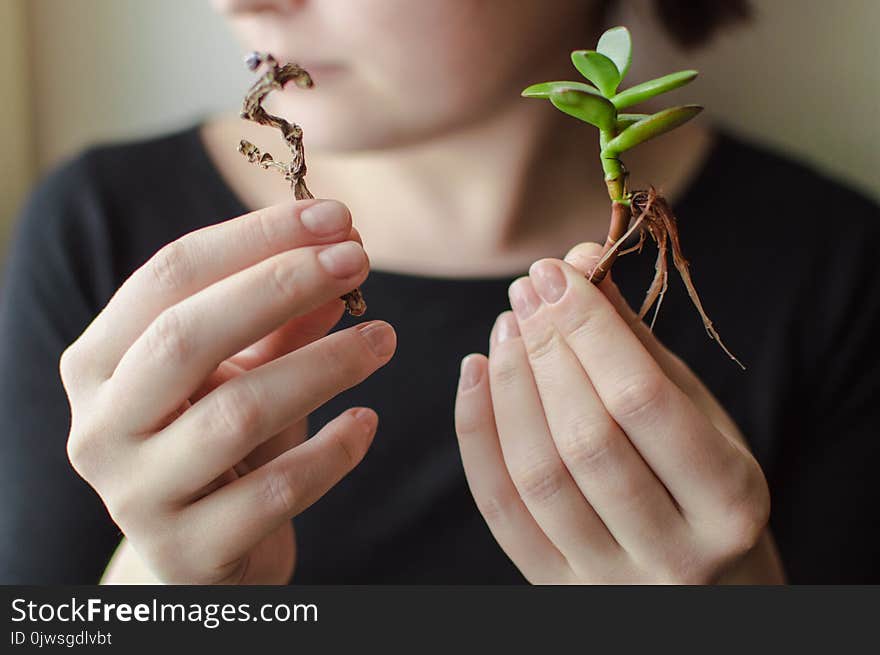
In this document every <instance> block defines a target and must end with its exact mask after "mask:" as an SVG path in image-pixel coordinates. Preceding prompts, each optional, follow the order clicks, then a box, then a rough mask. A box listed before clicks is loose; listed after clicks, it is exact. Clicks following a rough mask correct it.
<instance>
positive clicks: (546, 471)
mask: <svg viewBox="0 0 880 655" xmlns="http://www.w3.org/2000/svg"><path fill="white" fill-rule="evenodd" d="M566 475H567V473H566V471H565V469H564V468H563V466H562V463H561V462H552V461H544V462H535V463H532V464H531V465H529V466H526V467H523V468H522V469H520V470H517V471H512V472H511V477H513V481H514V484H515V485H516V488H517V490H518V491H519V493H520V495H521V496H522V497H523V500H525V501H527V502H534V503H546V502H547V501H549V500H552V499H553V498H554V497H555V496H556V495H557V494H558V493H559V492H560V491H561V490H562V487H563V481H564V479H565V476H566Z"/></svg>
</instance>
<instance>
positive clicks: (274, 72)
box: [238, 52, 367, 316]
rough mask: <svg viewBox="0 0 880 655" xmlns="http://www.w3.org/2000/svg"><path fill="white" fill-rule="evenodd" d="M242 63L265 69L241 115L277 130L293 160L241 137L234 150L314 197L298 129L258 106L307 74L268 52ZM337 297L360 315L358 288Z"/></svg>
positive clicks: (305, 80) (299, 194)
mask: <svg viewBox="0 0 880 655" xmlns="http://www.w3.org/2000/svg"><path fill="white" fill-rule="evenodd" d="M246 64H247V66H248V68H250V69H251V70H253V71H255V70H257V69H258V68H259V67H260V65H261V64H266V67H267V71H266V73H264V74H263V76H262V77H261V78H260V79H258V80H257V81H256V82H255V83H254V84H253V86H251V88H250V89H249V90H248V92H247V95H246V96H245V99H244V104H243V105H242V108H241V117H242V118H245V119H247V120H250V121H254V122H255V123H258V124H260V125H267V126H269V127H274V128H276V129H277V130H280V131H281V135H282V136H283V137H284V142H285V143H286V144H287V147H288V148H290V151H291V153H293V159H292V160H291V161H289V162H281V161H276V160H275V158H274V157H272V155H270V154H269V153H268V152H265V153H260V149H259V148H257V146H255V145H254V144H253V143H251V142H249V141H245V140H244V139H242V140H241V141H240V142H239V144H238V151H239V152H240V153H241V154H242V155H244V156H245V157H247V160H248V161H249V162H251V163H254V164H257V165H259V166H260V167H261V168H263V169H269V168H274V169H276V170H278V171H279V172H280V173H281V174H282V175H284V179H285V180H287V181H288V182H290V188H291V189H292V190H293V195H294V197H295V198H296V199H297V200H305V199H311V198H314V197H315V196H313V195H312V192H311V191H309V188H308V187H307V186H306V181H305V177H306V155H305V149H304V148H303V142H302V137H303V131H302V128H301V127H300V126H299V125H297V124H296V123H289V122H287V121H286V120H284V119H283V118H281V117H280V116H274V115H273V114H270V113H269V112H267V111H266V110H265V109H263V105H262V103H263V99H264V98H265V97H266V96H267V95H269V93H271V92H272V91H275V90H280V89H282V88H284V85H285V84H287V83H288V82H290V81H293V83H294V84H296V86H298V87H300V88H302V89H309V88H311V87H312V86H314V83H313V82H312V78H311V76H310V75H309V74H308V73H307V72H306V70H305V69H303V68H301V67H300V66H298V65H296V64H285V65H284V66H280V65H279V64H278V62H277V61H276V60H275V58H274V57H273V56H272V55H270V54H265V53H259V52H254V53H251V54H250V55H249V56H248V58H247V59H246ZM340 298H341V299H342V300H343V301H345V308H346V310H347V311H348V313H349V314H351V315H352V316H361V315H363V313H364V312H365V311H367V303H366V302H365V301H364V297H363V294H361V290H360V289H353V290H352V291H349V292H348V293H346V294H345V295H344V296H341V297H340Z"/></svg>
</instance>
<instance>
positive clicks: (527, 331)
mask: <svg viewBox="0 0 880 655" xmlns="http://www.w3.org/2000/svg"><path fill="white" fill-rule="evenodd" d="M546 262H547V260H542V261H541V262H538V263H537V264H536V265H534V266H532V268H531V269H530V275H531V278H528V277H525V278H520V279H519V280H517V281H516V282H515V283H514V284H513V285H511V288H510V295H511V303H512V305H513V309H514V312H516V315H517V322H518V324H519V329H520V333H521V335H522V341H523V344H524V346H525V350H526V352H527V353H528V357H529V362H530V364H531V368H532V373H533V375H534V379H535V382H536V384H537V388H538V393H539V395H540V397H541V403H542V404H543V406H544V412H545V414H546V416H547V423H548V425H549V427H550V433H551V435H552V437H553V441H554V443H555V444H556V449H557V451H558V452H559V453H560V456H561V457H562V461H563V462H564V463H565V465H566V467H567V468H568V471H569V472H570V473H571V475H572V477H573V478H574V480H575V482H576V483H577V485H578V487H579V488H580V490H581V492H582V493H583V494H584V496H585V497H586V499H587V501H588V502H589V503H590V505H591V506H592V507H593V509H594V510H595V511H596V513H597V514H598V515H599V517H600V518H601V519H602V521H603V522H604V523H605V525H606V526H607V527H608V530H609V531H610V532H611V534H612V535H613V536H614V537H615V539H616V540H617V542H618V543H620V545H621V546H622V547H623V548H624V550H626V551H627V552H628V553H630V554H631V555H632V556H633V557H635V558H636V559H638V560H640V561H645V560H650V561H656V560H657V559H658V558H659V557H662V556H663V555H664V553H662V552H660V551H661V550H662V548H663V544H665V543H669V542H670V541H676V539H675V538H670V537H674V535H676V534H679V535H683V534H684V532H685V528H687V525H686V524H685V523H684V521H683V519H682V517H681V515H680V514H679V512H678V509H677V508H676V507H675V503H674V502H673V501H672V499H671V498H670V497H669V493H668V492H667V491H666V489H665V488H664V487H663V485H662V484H661V483H660V481H659V480H658V479H657V477H656V476H655V475H654V473H653V471H651V469H650V468H649V467H648V466H647V464H645V462H644V460H643V459H642V457H641V455H639V453H638V451H636V449H635V448H634V447H633V445H632V444H631V443H630V441H629V439H627V437H626V435H625V434H624V433H623V432H622V431H621V429H620V427H619V426H618V425H617V423H615V422H614V420H613V419H612V418H611V417H610V416H609V415H608V413H607V411H606V410H605V406H604V405H603V404H602V401H601V400H600V398H599V397H598V395H597V394H596V390H595V389H594V388H593V385H592V383H591V382H590V380H589V378H588V377H587V375H586V373H585V372H584V369H583V367H582V366H581V364H580V362H579V361H578V359H577V356H576V355H575V354H574V353H573V352H572V350H571V348H570V347H569V346H568V343H567V342H566V339H567V338H568V337H569V334H567V333H566V332H564V331H563V330H562V328H561V326H560V325H558V323H564V321H557V312H560V311H564V310H565V305H564V303H562V302H561V301H557V299H556V298H555V294H556V293H561V291H562V290H564V288H565V287H564V284H565V282H564V277H563V276H562V274H561V272H560V271H559V269H558V268H557V267H555V265H553V264H549V266H550V267H551V268H550V269H549V271H548V270H547V267H548V265H546ZM541 264H545V266H543V267H542V266H541ZM554 271H555V272H556V273H557V276H556V277H555V278H554V277H553V276H552V273H553V272H554ZM536 289H538V290H540V291H541V295H542V296H545V298H544V300H543V301H542V298H541V297H539V294H538V293H536ZM554 292H555V293H554ZM676 545H677V544H676Z"/></svg>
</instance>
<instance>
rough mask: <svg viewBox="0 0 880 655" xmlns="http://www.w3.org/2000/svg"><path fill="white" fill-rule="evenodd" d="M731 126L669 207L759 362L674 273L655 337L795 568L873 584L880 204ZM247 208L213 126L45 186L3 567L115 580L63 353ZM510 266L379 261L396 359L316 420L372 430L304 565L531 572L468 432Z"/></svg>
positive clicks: (452, 575)
mask: <svg viewBox="0 0 880 655" xmlns="http://www.w3.org/2000/svg"><path fill="white" fill-rule="evenodd" d="M719 135H720V138H719V140H718V141H717V142H716V145H715V146H714V148H713V150H712V151H711V153H710V155H709V157H708V159H707V161H706V164H705V166H704V167H703V169H702V170H701V172H700V174H699V176H698V179H697V180H696V181H695V182H694V183H693V184H692V186H691V187H690V188H689V189H688V191H687V192H686V193H685V195H684V197H683V198H682V199H681V200H680V202H679V203H678V204H677V207H676V212H677V215H678V218H679V222H680V227H681V234H682V246H683V249H684V253H685V256H686V257H687V258H688V259H689V260H690V261H691V271H692V274H693V277H694V281H695V284H696V286H697V288H698V290H699V291H700V294H701V296H702V299H703V303H704V305H705V307H706V310H707V312H708V314H709V316H710V317H711V318H712V319H713V321H714V323H715V326H716V327H717V329H718V330H719V332H720V334H721V336H722V338H723V339H724V341H725V343H726V344H727V345H728V346H729V347H730V349H731V350H732V351H733V352H734V353H735V354H736V355H737V356H738V357H739V358H740V359H741V360H742V361H743V362H744V363H745V364H746V366H747V367H748V370H747V371H742V370H741V369H740V368H739V367H738V366H737V365H736V364H735V363H734V362H732V361H731V360H729V359H728V358H727V356H726V355H725V354H724V353H723V352H722V351H721V350H720V349H719V348H718V346H717V344H716V343H715V342H713V341H711V340H710V339H709V338H708V336H707V334H706V332H705V331H704V329H703V326H702V323H701V321H700V319H699V317H698V316H697V314H696V313H695V311H694V309H693V307H692V306H691V304H690V301H689V299H688V297H687V295H686V293H685V291H684V287H683V285H681V283H680V282H679V280H678V278H677V274H675V273H674V272H673V273H671V274H670V286H669V291H668V293H667V295H666V298H665V299H664V301H663V305H662V309H661V311H660V316H659V318H658V320H657V323H656V326H655V332H656V334H657V335H658V336H659V338H660V339H661V340H662V341H663V342H664V343H666V344H667V345H668V346H669V347H670V348H671V349H672V350H673V351H674V352H676V353H678V354H679V355H680V356H681V357H682V358H683V359H684V360H685V361H686V362H687V363H688V364H689V365H690V366H691V368H692V369H693V370H694V371H695V372H696V373H697V375H698V376H699V377H700V378H701V379H702V380H703V381H704V382H705V383H706V384H707V386H708V387H709V388H710V389H711V390H712V392H713V393H714V394H715V395H716V396H717V397H718V398H719V400H720V401H721V403H722V404H723V405H724V407H725V408H726V409H727V410H728V411H729V413H730V414H731V416H732V417H733V418H734V420H735V421H736V422H737V424H738V425H739V426H740V428H741V429H742V431H743V433H744V434H745V435H746V437H747V438H748V440H749V442H750V444H751V446H752V448H753V450H754V452H755V454H756V456H757V458H758V460H759V461H760V463H761V465H762V466H763V469H764V472H765V474H766V476H767V478H768V480H769V483H770V489H771V494H772V515H771V527H772V530H773V533H774V535H775V538H776V540H777V542H778V545H779V548H780V551H781V554H782V559H783V562H784V565H785V568H786V571H787V573H788V576H789V579H790V580H791V581H792V582H795V583H806V582H810V583H824V582H837V583H850V582H873V583H878V582H880V557H878V553H880V512H878V509H877V508H878V507H880V485H878V482H877V480H878V476H877V474H876V469H875V464H876V463H877V462H878V461H880V441H878V439H877V437H878V427H877V426H878V425H880V402H878V401H880V355H878V350H877V348H876V345H875V341H874V335H875V331H876V330H877V329H878V326H880V275H878V273H877V269H876V262H877V254H876V252H877V248H878V246H880V208H878V206H877V205H876V204H873V203H872V202H870V201H869V200H868V199H866V198H865V197H864V196H862V195H860V194H858V193H856V192H854V191H852V190H848V189H846V188H844V187H842V186H839V185H837V184H835V183H833V182H831V181H830V180H828V179H826V178H825V177H823V176H821V175H820V174H818V173H816V172H815V171H813V170H812V169H810V168H808V167H806V166H804V165H801V164H797V163H794V162H792V161H790V160H788V159H786V158H784V157H782V156H779V155H776V154H773V153H771V152H770V151H768V150H766V149H764V148H763V147H762V146H759V145H757V144H755V143H750V142H746V141H743V140H742V139H740V138H735V137H733V136H732V135H731V134H730V133H726V132H723V131H722V132H720V133H719ZM245 211H246V210H245V207H244V206H243V205H242V203H241V201H240V200H239V199H238V198H237V197H236V196H235V195H234V193H233V192H232V191H231V189H230V188H229V187H228V186H226V184H225V183H224V181H223V180H222V178H221V177H220V175H219V173H218V172H217V170H216V169H215V168H214V166H213V164H212V163H211V161H210V160H209V158H208V156H207V154H206V151H205V149H204V147H203V145H202V143H201V140H200V139H199V136H198V131H197V125H192V126H191V127H189V128H187V129H185V130H182V131H179V132H175V133H172V134H168V135H165V136H163V137H160V138H151V139H146V140H141V141H138V142H131V143H125V144H116V145H102V146H98V147H92V148H90V149H88V150H86V151H84V152H83V153H81V154H80V155H79V156H77V157H75V158H73V159H71V160H68V161H67V162H65V163H64V164H62V165H60V166H58V167H56V168H55V169H54V170H53V171H51V172H50V173H49V174H48V175H47V176H46V177H45V178H44V179H43V180H42V181H41V183H40V184H39V185H38V186H37V187H36V189H35V190H34V191H33V193H32V195H31V196H30V198H29V200H28V202H27V203H26V204H25V206H24V208H23V211H22V212H21V215H20V220H19V223H18V227H17V231H16V236H15V239H14V242H13V245H12V248H11V251H10V253H9V260H8V262H7V266H6V273H5V277H4V279H3V284H4V286H3V291H2V296H0V303H2V304H0V307H2V311H0V371H2V374H0V503H2V506H0V567H2V568H0V571H2V573H0V582H4V583H13V582H20V583H93V582H96V581H97V580H98V579H99V577H100V575H101V572H102V570H103V569H104V567H105V565H106V563H107V561H108V558H109V556H110V554H111V552H112V550H113V549H114V547H115V546H116V544H117V542H118V540H119V538H120V532H119V530H118V528H117V527H116V526H115V525H114V524H113V522H112V521H111V520H110V519H109V517H108V515H107V513H106V511H105V509H104V507H103V505H102V503H101V501H100V499H99V498H98V496H97V495H96V494H95V493H94V492H93V491H92V490H91V488H90V487H89V486H88V485H87V484H86V483H85V482H83V481H82V480H81V479H80V478H79V477H78V476H77V475H76V474H75V472H74V471H73V470H72V468H71V467H70V465H69V463H68V460H67V455H66V450H65V443H66V440H67V434H68V429H69V409H68V404H67V400H66V398H65V395H64V391H63V388H62V386H61V383H60V380H59V376H58V359H59V356H60V354H61V352H62V350H63V349H64V348H65V347H66V345H67V344H69V343H70V342H72V341H73V340H74V339H76V337H77V336H78V335H79V334H80V333H81V332H82V331H83V329H84V328H85V327H86V326H87V325H88V323H89V322H90V321H91V320H92V318H93V317H94V316H95V315H96V314H97V313H98V312H99V311H100V309H101V308H102V307H103V306H104V305H105V304H106V303H107V301H108V300H109V298H110V296H111V295H112V293H113V291H114V290H115V289H116V288H117V287H118V286H119V285H120V284H121V283H122V282H123V280H124V279H125V278H126V277H128V275H130V274H131V272H132V271H134V269H135V268H137V267H138V266H139V265H140V264H142V263H143V262H144V261H145V260H146V259H148V258H149V257H150V255H151V254H152V253H154V252H155V251H156V250H157V249H158V248H159V247H160V246H162V245H163V244H165V243H167V242H169V241H171V240H173V239H175V238H177V237H179V236H181V235H183V234H184V233H186V232H190V231H192V230H194V229H196V228H200V227H203V226H205V225H208V224H211V223H215V222H218V221H221V220H225V219H227V218H231V217H234V216H237V215H240V214H242V213H245ZM572 245H573V244H572ZM547 254H548V255H549V256H561V255H562V254H563V253H547ZM654 254H655V251H654V249H653V247H652V246H648V247H646V249H645V251H644V252H643V253H642V254H641V255H638V254H630V255H627V256H626V257H624V258H622V259H621V260H619V261H618V263H617V264H616V266H615V268H614V275H615V279H616V280H617V282H618V284H619V285H620V287H621V289H622V291H623V292H624V294H625V296H626V297H627V299H628V300H629V301H630V303H631V304H632V305H634V306H636V307H637V306H638V304H639V303H640V302H641V299H642V297H643V295H644V291H645V289H646V287H647V286H648V284H649V282H650V280H651V277H652V275H653V260H654ZM525 273H526V271H522V273H521V274H525ZM516 277H518V276H514V275H511V276H509V277H503V278H480V279H449V278H436V277H423V276H418V275H408V274H400V273H394V272H390V271H382V270H373V271H372V273H371V274H370V276H369V278H368V279H367V281H366V282H365V283H364V285H363V290H364V293H365V295H366V298H367V300H368V303H369V309H368V313H367V316H366V318H382V319H385V320H387V321H389V322H390V323H391V324H392V325H394V327H395V329H396V330H397V334H398V350H397V354H396V355H395V357H394V358H393V359H392V361H391V362H390V363H389V364H388V365H387V366H386V367H385V368H383V369H381V370H379V371H378V372H377V373H376V374H375V375H373V376H372V377H370V378H369V379H368V380H366V381H365V382H364V383H363V384H361V385H360V386H358V387H356V388H354V389H352V390H349V391H347V392H345V393H342V394H341V395H339V396H338V397H337V398H335V399H333V400H332V401H331V402H329V403H328V404H327V405H326V406H324V407H322V408H321V409H320V410H319V411H317V412H315V413H314V415H313V416H312V420H311V423H310V424H311V429H312V432H314V431H316V430H317V429H318V428H319V427H320V426H322V425H323V424H324V423H325V422H327V421H328V420H330V419H331V418H332V417H334V416H336V415H337V414H338V413H340V412H342V411H344V410H345V409H346V408H348V407H351V406H353V405H366V406H369V407H373V408H374V409H376V411H377V412H378V413H379V417H380V422H379V432H378V434H377V436H376V439H375V441H374V443H373V445H372V447H371V449H370V450H369V452H368V453H367V455H366V458H365V459H364V461H363V462H362V463H361V464H360V466H358V467H357V468H356V469H355V470H354V471H353V472H352V473H351V474H350V475H349V476H348V477H346V478H345V479H344V480H343V481H342V482H341V483H340V484H339V485H338V486H337V487H335V488H334V489H333V490H331V491H330V492H329V493H328V494H327V495H326V496H325V497H324V498H323V499H321V500H319V501H318V502H317V503H316V504H315V505H314V506H312V507H311V508H310V509H308V510H306V511H305V512H304V513H303V514H302V515H300V516H299V517H298V518H297V519H296V525H297V538H298V544H299V555H298V565H297V569H296V573H295V574H294V578H293V581H294V582H301V583H395V582H402V583H407V582H412V583H416V582H420V583H421V582H425V583H428V582H433V583H507V582H523V581H524V579H523V578H522V576H521V575H520V574H519V572H518V571H517V569H516V568H515V567H514V566H513V564H511V563H510V561H509V560H508V559H507V557H506V556H505V555H504V553H503V552H502V551H501V549H500V548H499V547H498V546H497V545H496V543H495V542H494V540H493V538H492V536H491V535H490V533H489V530H488V528H487V527H486V525H485V523H484V522H483V519H482V517H481V516H480V514H479V513H478V512H477V510H476V508H475V506H474V502H473V500H472V498H471V496H470V494H469V492H468V489H467V486H466V483H465V478H464V474H463V471H462V465H461V460H460V456H459V452H458V447H457V443H456V438H455V432H454V427H453V406H454V397H455V387H456V381H457V377H458V368H459V363H460V360H461V358H462V357H463V356H464V355H465V354H467V353H469V352H473V351H480V352H486V350H487V347H488V344H487V338H488V334H489V329H490V327H491V325H492V323H493V321H494V319H495V317H496V316H497V315H498V314H499V313H500V312H501V311H503V310H505V309H507V308H508V300H507V287H508V285H509V284H510V282H512V281H513V280H514V279H515V278H516ZM353 321H354V319H352V318H351V317H350V316H347V315H346V316H345V317H344V318H343V320H342V321H341V323H340V325H339V326H338V328H343V327H347V326H349V325H351V324H352V323H353ZM230 520H234V517H230Z"/></svg>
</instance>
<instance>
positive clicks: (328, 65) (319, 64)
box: [279, 58, 345, 83]
mask: <svg viewBox="0 0 880 655" xmlns="http://www.w3.org/2000/svg"><path fill="white" fill-rule="evenodd" d="M279 61H280V60H279ZM287 61H291V62H294V63H296V64H298V65H299V66H300V67H302V68H303V69H304V70H305V71H306V72H307V73H308V74H309V75H310V76H311V77H312V79H313V80H314V81H315V82H318V83H320V82H322V81H324V80H327V79H331V78H334V77H337V76H339V75H341V74H342V73H344V72H345V66H343V65H342V64H340V63H336V62H330V61H307V60H300V59H296V58H291V59H288V60H287Z"/></svg>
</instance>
